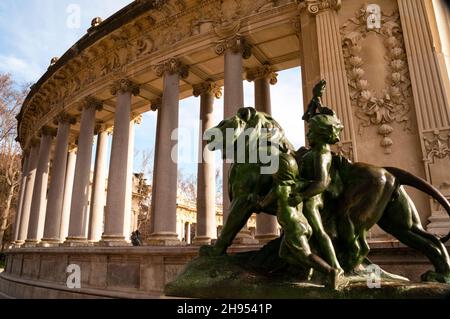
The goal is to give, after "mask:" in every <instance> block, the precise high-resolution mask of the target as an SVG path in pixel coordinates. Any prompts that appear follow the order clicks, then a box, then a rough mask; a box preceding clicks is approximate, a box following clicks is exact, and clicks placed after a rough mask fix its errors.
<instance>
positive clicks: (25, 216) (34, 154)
mask: <svg viewBox="0 0 450 319" xmlns="http://www.w3.org/2000/svg"><path fill="white" fill-rule="evenodd" d="M30 147H31V150H30V158H29V160H28V174H27V177H26V179H27V180H26V185H25V194H24V197H23V207H22V214H21V219H20V225H19V232H18V237H17V240H16V242H15V244H16V245H18V246H20V245H22V244H24V243H25V240H26V239H27V234H28V225H29V221H30V210H31V202H32V200H33V189H34V182H35V180H36V170H37V164H38V159H39V140H37V139H34V140H32V141H31V146H30Z"/></svg>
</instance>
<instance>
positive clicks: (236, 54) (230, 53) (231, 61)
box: [215, 34, 252, 223]
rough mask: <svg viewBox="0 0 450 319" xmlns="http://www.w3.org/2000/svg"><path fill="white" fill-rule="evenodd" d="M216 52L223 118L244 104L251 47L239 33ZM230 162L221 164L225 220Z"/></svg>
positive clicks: (222, 43) (225, 217)
mask: <svg viewBox="0 0 450 319" xmlns="http://www.w3.org/2000/svg"><path fill="white" fill-rule="evenodd" d="M215 51H216V54H218V55H222V54H223V55H224V60H225V75H224V82H225V83H224V118H229V117H231V116H234V115H236V113H237V111H238V110H239V109H240V108H241V107H243V106H244V84H243V83H242V73H243V67H242V64H243V60H242V59H243V58H244V59H248V58H250V57H251V55H252V51H251V47H250V45H249V44H248V43H247V42H246V40H245V39H244V38H243V37H242V36H241V35H239V34H236V35H233V36H231V37H229V38H224V39H221V40H220V41H219V42H217V44H216V47H215ZM230 165H231V164H230V163H228V161H225V162H224V164H223V177H222V181H223V217H224V223H225V222H226V220H227V217H228V214H229V208H230V200H229V196H228V174H229V171H230Z"/></svg>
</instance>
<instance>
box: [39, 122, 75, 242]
mask: <svg viewBox="0 0 450 319" xmlns="http://www.w3.org/2000/svg"><path fill="white" fill-rule="evenodd" d="M56 121H57V123H59V124H58V133H57V135H56V148H55V155H54V159H53V167H52V179H51V183H50V188H49V193H48V201H47V212H46V217H45V227H44V237H43V239H42V242H41V245H42V246H51V245H56V244H59V243H60V240H61V236H60V230H61V215H62V206H63V199H64V181H65V177H66V164H67V151H68V147H69V133H70V125H71V124H74V123H75V121H76V120H75V119H74V118H73V117H71V116H68V115H67V114H61V115H59V116H58V117H57V119H56Z"/></svg>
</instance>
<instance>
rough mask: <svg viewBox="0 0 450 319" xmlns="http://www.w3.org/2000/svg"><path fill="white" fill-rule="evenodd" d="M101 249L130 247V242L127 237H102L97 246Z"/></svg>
mask: <svg viewBox="0 0 450 319" xmlns="http://www.w3.org/2000/svg"><path fill="white" fill-rule="evenodd" d="M96 246H100V247H129V246H132V245H131V243H130V242H128V241H126V240H125V236H102V239H101V240H100V241H99V242H98V243H97V244H96Z"/></svg>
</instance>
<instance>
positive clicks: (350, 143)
mask: <svg viewBox="0 0 450 319" xmlns="http://www.w3.org/2000/svg"><path fill="white" fill-rule="evenodd" d="M340 4H341V1H340V0H333V1H331V0H327V1H325V0H308V1H305V2H302V3H301V4H300V8H301V12H300V17H299V20H298V22H297V25H296V26H297V32H298V33H297V34H298V37H299V38H300V41H299V43H300V50H301V52H302V83H303V99H304V108H305V109H306V107H307V106H308V104H309V101H310V100H311V98H312V89H313V87H314V86H315V85H316V84H317V83H318V82H319V81H320V80H321V79H326V80H327V89H326V92H325V95H324V96H323V98H322V100H323V104H324V105H329V106H331V107H332V108H333V109H334V110H335V111H336V113H337V115H338V117H339V118H340V119H341V120H342V122H343V123H345V127H344V130H343V132H342V134H341V143H339V145H338V149H337V150H336V151H337V152H338V153H341V154H343V155H345V156H346V157H348V158H350V159H353V160H354V161H356V160H357V158H358V156H357V148H356V139H355V130H354V124H353V116H352V104H351V100H350V93H349V88H348V80H347V74H346V69H345V62H344V56H343V51H342V40H341V35H340V31H339V21H338V16H337V11H338V10H339V9H340Z"/></svg>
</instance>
